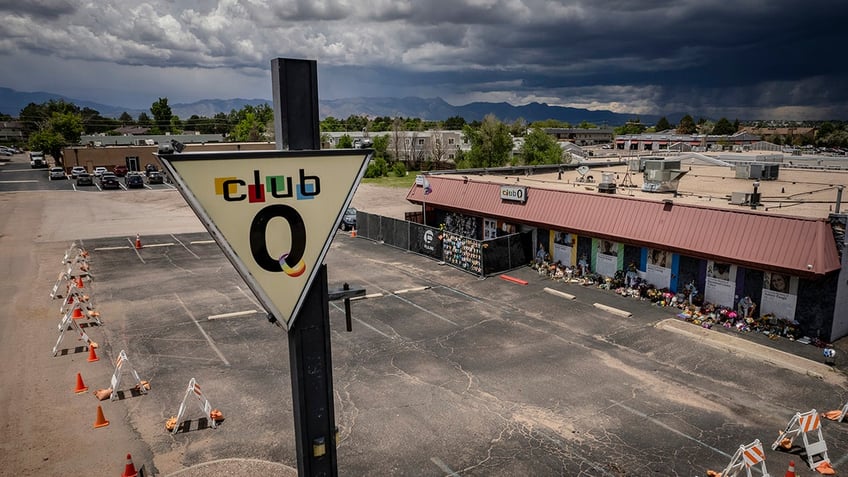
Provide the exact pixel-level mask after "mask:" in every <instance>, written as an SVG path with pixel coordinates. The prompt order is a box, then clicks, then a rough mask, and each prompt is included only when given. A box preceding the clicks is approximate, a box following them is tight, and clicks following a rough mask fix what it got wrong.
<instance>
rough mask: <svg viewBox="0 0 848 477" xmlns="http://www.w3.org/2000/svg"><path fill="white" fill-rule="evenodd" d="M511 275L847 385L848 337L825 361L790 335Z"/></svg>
mask: <svg viewBox="0 0 848 477" xmlns="http://www.w3.org/2000/svg"><path fill="white" fill-rule="evenodd" d="M508 275H512V276H520V277H521V278H523V279H525V280H527V281H528V282H529V283H530V284H533V285H536V286H541V287H542V288H544V287H548V288H553V289H555V290H557V291H561V292H565V293H568V294H572V295H576V296H577V297H578V298H577V299H578V300H581V301H584V302H590V303H600V304H602V305H606V306H609V307H612V308H616V309H620V310H627V311H629V312H631V313H632V314H633V316H634V317H635V318H637V319H638V318H641V319H643V320H645V321H648V322H653V323H654V326H655V327H657V328H660V329H664V330H667V331H671V332H675V333H678V334H683V335H686V336H688V337H691V338H692V339H694V340H696V341H700V342H702V343H704V344H707V345H710V346H714V347H718V348H722V349H726V350H728V351H730V352H734V353H740V354H745V355H747V356H749V357H751V358H755V359H759V360H761V361H763V362H766V363H769V364H772V365H775V366H781V367H783V368H786V369H789V370H792V371H796V372H800V373H804V374H809V375H811V376H815V377H817V378H819V379H823V380H827V381H828V382H829V383H832V384H835V385H839V386H843V387H846V388H848V374H846V371H845V370H846V369H848V337H844V338H841V339H839V340H837V341H836V342H834V343H833V348H834V349H835V350H836V358H835V360H834V361H835V364H834V365H833V366H830V365H828V364H825V358H824V354H823V353H822V352H823V348H819V347H817V346H814V345H812V344H802V343H799V342H797V341H791V340H789V339H787V338H783V337H777V338H776V339H770V338H769V337H768V336H766V335H764V334H762V333H759V332H754V331H750V332H741V331H736V330H735V329H725V328H723V327H720V326H714V327H712V328H710V329H707V328H703V327H701V326H698V325H695V324H693V323H689V322H687V321H684V320H682V319H680V318H677V313H678V312H679V311H680V310H678V309H677V308H673V307H662V306H657V305H654V304H652V303H650V302H648V301H641V300H638V299H635V298H630V297H624V296H621V295H618V294H616V293H614V292H613V291H611V290H605V289H600V288H597V287H594V286H583V285H579V284H563V283H558V282H554V281H551V280H550V279H547V278H542V277H539V276H538V274H537V273H536V272H535V271H533V270H531V269H529V268H527V269H526V270H525V269H523V268H522V269H517V270H514V271H512V272H511V273H509V274H508Z"/></svg>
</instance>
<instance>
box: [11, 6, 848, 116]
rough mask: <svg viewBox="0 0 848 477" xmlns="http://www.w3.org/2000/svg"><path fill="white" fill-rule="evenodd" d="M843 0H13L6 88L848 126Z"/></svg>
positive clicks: (137, 100) (142, 99) (108, 96)
mask: <svg viewBox="0 0 848 477" xmlns="http://www.w3.org/2000/svg"><path fill="white" fill-rule="evenodd" d="M845 10H846V9H845V8H843V7H842V6H841V5H840V2H837V1H834V0H807V1H798V0H768V1H765V0H737V1H734V2H727V1H716V0H697V1H694V0H578V1H560V2H557V1H546V0H451V1H447V0H431V1H411V0H409V1H400V0H372V1H348V0H284V1H270V0H246V1H237V0H191V1H185V0H173V1H166V0H161V1H147V2H138V1H128V0H103V1H99V2H89V1H80V0H33V1H29V2H9V1H0V18H1V19H2V22H0V67H2V69H3V75H2V80H0V86H5V87H9V88H13V89H16V90H19V91H49V92H53V93H59V94H63V95H66V96H70V97H74V98H79V99H87V100H92V101H98V102H102V103H109V104H116V105H122V106H127V107H141V108H146V107H148V106H149V105H150V104H151V103H152V102H153V101H155V100H156V99H157V98H159V97H168V98H169V100H170V101H171V102H174V103H176V102H191V101H194V100H198V99H204V98H236V97H240V98H270V97H271V85H270V72H269V70H270V61H271V59H273V58H278V57H286V58H307V59H314V60H317V61H318V65H319V88H320V94H321V98H322V99H338V98H346V97H368V96H381V97H387V96H388V97H403V96H420V97H436V96H438V97H442V98H444V99H445V100H447V101H448V102H450V103H452V104H457V105H459V104H465V103H468V102H471V101H506V102H509V103H512V104H515V105H520V104H526V103H529V102H532V101H538V102H544V103H548V104H551V105H558V106H572V107H580V108H588V109H609V110H612V111H616V112H625V113H635V114H640V113H641V114H673V113H681V112H683V113H690V114H692V115H693V116H712V117H720V116H726V117H729V118H741V119H755V118H784V119H848V80H846V77H848V76H846V73H848V62H846V61H845V59H844V57H845V53H844V48H845V44H846V42H845V40H846V38H848V34H846V32H845V31H846V29H845V25H846V21H847V20H848V13H846V12H845Z"/></svg>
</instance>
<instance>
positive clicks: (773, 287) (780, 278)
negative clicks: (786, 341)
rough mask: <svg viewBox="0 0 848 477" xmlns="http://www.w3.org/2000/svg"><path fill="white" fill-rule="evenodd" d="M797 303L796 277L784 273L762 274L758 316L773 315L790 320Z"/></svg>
mask: <svg viewBox="0 0 848 477" xmlns="http://www.w3.org/2000/svg"><path fill="white" fill-rule="evenodd" d="M797 301H798V277H793V276H790V275H787V274H785V273H777V272H765V273H764V274H763V295H762V297H761V298H760V316H762V315H766V314H773V315H774V316H776V317H777V318H780V319H784V320H792V319H794V317H795V305H796V303H797Z"/></svg>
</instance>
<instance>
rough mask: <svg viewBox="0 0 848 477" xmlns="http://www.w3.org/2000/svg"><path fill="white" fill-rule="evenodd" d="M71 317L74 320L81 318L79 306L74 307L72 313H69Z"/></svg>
mask: <svg viewBox="0 0 848 477" xmlns="http://www.w3.org/2000/svg"><path fill="white" fill-rule="evenodd" d="M71 318H73V319H75V320H78V319H80V318H83V314H82V310H80V307H78V306H75V307H74V314H73V315H71Z"/></svg>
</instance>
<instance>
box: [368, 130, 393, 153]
mask: <svg viewBox="0 0 848 477" xmlns="http://www.w3.org/2000/svg"><path fill="white" fill-rule="evenodd" d="M372 140H373V141H374V144H373V145H372V146H371V147H373V148H374V156H376V157H378V158H383V159H385V158H386V152H387V151H388V150H389V135H388V134H378V135H376V136H373V138H372Z"/></svg>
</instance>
